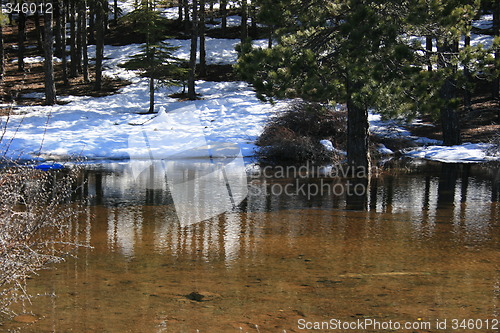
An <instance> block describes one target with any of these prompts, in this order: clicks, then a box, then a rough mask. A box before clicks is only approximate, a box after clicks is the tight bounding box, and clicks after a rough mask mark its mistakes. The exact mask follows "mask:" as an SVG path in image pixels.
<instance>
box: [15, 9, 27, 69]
mask: <svg viewBox="0 0 500 333" xmlns="http://www.w3.org/2000/svg"><path fill="white" fill-rule="evenodd" d="M17 29H18V31H17V47H18V48H17V50H18V52H17V69H18V70H19V71H20V72H24V53H25V45H24V41H25V40H26V15H25V14H24V13H23V12H20V13H19V18H18V19H17Z"/></svg>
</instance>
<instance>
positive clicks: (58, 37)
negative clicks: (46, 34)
mask: <svg viewBox="0 0 500 333" xmlns="http://www.w3.org/2000/svg"><path fill="white" fill-rule="evenodd" d="M61 3H62V0H59V1H55V2H54V13H55V15H53V16H54V19H55V21H56V22H55V27H54V39H55V42H56V46H55V49H54V54H55V55H56V56H57V57H61V54H62V50H61V47H62V40H61V38H62V37H61V36H62V26H61V19H62V18H61V9H60V4H61Z"/></svg>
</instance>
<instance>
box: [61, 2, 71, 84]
mask: <svg viewBox="0 0 500 333" xmlns="http://www.w3.org/2000/svg"><path fill="white" fill-rule="evenodd" d="M58 6H59V13H60V20H61V59H62V76H63V82H64V85H65V86H69V80H68V52H66V42H67V38H66V37H67V36H66V35H67V33H66V14H67V12H68V1H67V0H63V1H59V2H58Z"/></svg>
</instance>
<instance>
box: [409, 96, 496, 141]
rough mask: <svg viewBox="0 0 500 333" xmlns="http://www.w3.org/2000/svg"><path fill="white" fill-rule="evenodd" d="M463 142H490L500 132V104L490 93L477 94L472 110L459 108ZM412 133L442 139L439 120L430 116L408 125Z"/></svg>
mask: <svg viewBox="0 0 500 333" xmlns="http://www.w3.org/2000/svg"><path fill="white" fill-rule="evenodd" d="M459 117H460V124H461V130H462V141H463V142H472V143H478V142H489V141H490V140H492V139H493V138H494V137H495V136H496V135H498V134H499V133H500V104H499V101H498V100H494V99H493V98H491V96H490V95H489V94H487V93H486V94H485V93H484V92H482V93H481V94H480V95H478V96H475V97H474V98H473V101H472V107H471V109H470V110H466V109H464V108H462V109H460V110H459ZM406 129H408V130H409V131H410V132H411V133H412V135H416V136H421V137H427V138H430V139H436V140H442V139H443V133H442V130H441V125H440V124H439V122H437V124H434V123H433V121H432V119H430V118H429V117H427V118H423V121H422V123H421V124H419V125H412V126H406Z"/></svg>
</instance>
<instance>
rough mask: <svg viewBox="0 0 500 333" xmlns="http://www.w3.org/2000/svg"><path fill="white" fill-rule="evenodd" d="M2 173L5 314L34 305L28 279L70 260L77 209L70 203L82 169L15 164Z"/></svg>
mask: <svg viewBox="0 0 500 333" xmlns="http://www.w3.org/2000/svg"><path fill="white" fill-rule="evenodd" d="M3 165H4V167H3V168H1V169H0V310H1V311H2V312H3V313H5V314H13V313H12V310H11V308H10V306H11V305H12V303H13V302H18V301H23V302H24V301H29V299H30V296H29V294H28V292H27V291H26V288H25V283H26V279H27V278H28V277H29V276H30V275H32V274H34V273H36V271H38V270H40V269H41V268H43V267H44V266H46V265H48V264H51V263H57V262H60V261H62V260H64V257H65V256H67V255H68V254H69V253H71V251H72V250H73V249H74V248H75V247H76V243H75V242H73V241H72V233H74V227H75V221H76V217H77V211H78V210H77V209H76V207H75V205H74V204H72V203H71V202H70V198H71V194H72V193H73V184H74V180H75V179H76V173H77V172H78V170H77V169H76V168H75V169H72V170H69V171H68V170H63V171H50V172H47V171H41V170H36V169H34V168H33V167H28V166H20V165H12V164H9V165H8V166H5V164H3Z"/></svg>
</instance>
